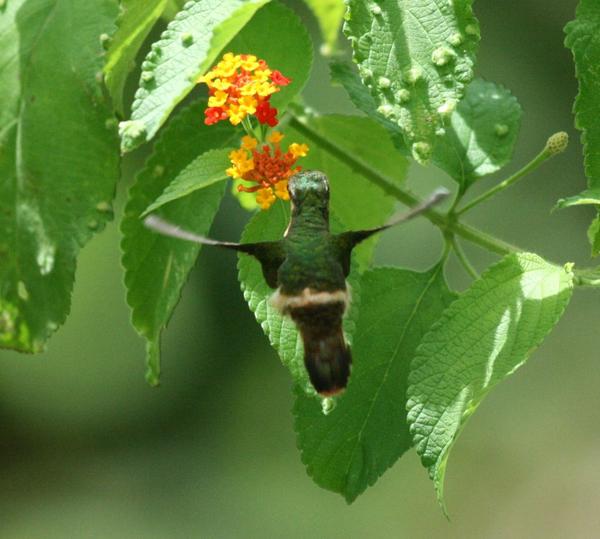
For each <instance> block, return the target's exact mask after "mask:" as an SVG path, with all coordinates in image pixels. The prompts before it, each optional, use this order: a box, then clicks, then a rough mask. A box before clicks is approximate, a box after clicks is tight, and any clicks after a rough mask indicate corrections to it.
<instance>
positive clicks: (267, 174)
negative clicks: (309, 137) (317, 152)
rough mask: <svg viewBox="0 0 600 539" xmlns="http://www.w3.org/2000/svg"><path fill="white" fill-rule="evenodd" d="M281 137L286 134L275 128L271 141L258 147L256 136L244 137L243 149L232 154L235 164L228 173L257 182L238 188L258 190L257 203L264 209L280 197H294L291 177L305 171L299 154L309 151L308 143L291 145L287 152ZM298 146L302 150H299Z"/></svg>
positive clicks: (255, 191)
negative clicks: (299, 162) (291, 195)
mask: <svg viewBox="0 0 600 539" xmlns="http://www.w3.org/2000/svg"><path fill="white" fill-rule="evenodd" d="M281 139H283V135H282V134H281V133H279V132H277V131H275V132H273V133H272V134H271V135H270V137H269V142H270V144H264V145H263V146H262V147H260V148H258V147H257V146H258V144H257V141H256V139H254V138H252V137H244V138H243V139H242V145H241V148H240V149H239V150H233V151H232V152H231V153H230V154H229V160H230V161H231V164H232V167H231V168H228V169H227V175H228V176H231V177H232V178H234V179H238V178H239V179H242V180H244V181H247V182H251V183H253V184H254V185H251V186H245V185H239V186H238V191H244V192H246V193H256V202H258V204H259V206H260V207H261V208H262V209H263V210H266V209H268V208H270V207H271V205H272V204H273V203H274V202H275V200H277V199H278V198H280V199H282V200H289V199H290V195H289V193H288V190H287V184H288V179H289V178H290V176H292V175H293V174H295V173H296V172H299V171H300V170H301V167H299V166H295V165H296V160H297V159H298V157H299V156H300V155H301V156H302V157H304V156H305V155H306V154H307V153H308V146H307V145H306V144H296V143H293V144H290V145H289V147H288V148H287V150H286V151H285V152H284V151H283V150H282V149H281V146H280V142H281ZM292 148H295V149H296V151H293V150H292ZM298 148H300V149H301V150H302V151H301V152H298V151H297V150H298Z"/></svg>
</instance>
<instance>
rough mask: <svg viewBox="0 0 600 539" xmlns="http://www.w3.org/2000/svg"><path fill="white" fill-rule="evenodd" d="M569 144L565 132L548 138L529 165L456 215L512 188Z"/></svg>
mask: <svg viewBox="0 0 600 539" xmlns="http://www.w3.org/2000/svg"><path fill="white" fill-rule="evenodd" d="M568 143H569V137H568V136H567V134H566V133H564V132H559V133H555V134H554V135H552V136H550V137H549V138H548V141H547V142H546V146H545V147H544V149H543V150H542V151H541V152H540V153H539V154H537V155H536V156H535V157H534V158H533V159H532V160H531V161H530V162H529V163H527V164H526V165H525V166H524V167H523V168H521V169H520V170H518V171H517V172H515V173H514V174H513V175H512V176H510V177H509V178H506V180H504V181H501V182H500V183H499V184H498V185H495V186H494V187H492V188H491V189H489V190H488V191H486V192H485V193H483V194H481V195H479V196H478V197H476V198H474V199H473V200H471V202H469V203H468V204H466V205H465V206H463V207H462V208H461V209H460V210H458V211H456V215H457V216H458V215H462V214H463V213H465V212H467V211H469V210H470V209H471V208H474V207H475V206H477V205H479V204H481V203H482V202H484V201H485V200H487V199H488V198H491V197H493V196H494V195H495V194H496V193H499V192H500V191H504V189H506V188H507V187H510V186H511V185H513V184H514V183H516V182H518V181H519V180H520V179H521V178H523V177H524V176H527V174H529V173H530V172H533V171H534V170H535V169H537V168H539V167H540V166H541V165H542V164H543V163H544V162H546V161H547V160H548V159H550V158H551V157H554V156H555V155H558V154H559V153H562V152H563V151H564V150H565V149H566V147H567V144H568Z"/></svg>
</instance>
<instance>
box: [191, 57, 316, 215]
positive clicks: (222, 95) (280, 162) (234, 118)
mask: <svg viewBox="0 0 600 539" xmlns="http://www.w3.org/2000/svg"><path fill="white" fill-rule="evenodd" d="M199 82H203V83H205V84H206V85H207V86H208V88H209V92H208V93H209V98H208V107H207V108H206V110H205V111H204V115H205V119H204V123H205V124H207V125H212V124H215V123H217V122H220V121H222V120H229V122H231V123H232V124H233V125H238V124H241V125H242V127H243V128H244V130H245V131H246V133H247V134H246V136H244V137H243V138H242V142H241V146H240V148H239V149H237V150H233V151H232V152H231V153H230V154H229V160H230V161H231V167H229V168H228V169H227V171H226V172H227V175H228V176H230V177H231V178H233V179H234V180H238V182H237V183H238V186H237V191H238V192H245V193H256V202H257V204H258V205H259V206H260V207H261V208H262V209H263V210H266V209H268V208H270V207H271V206H272V205H273V203H274V202H275V201H276V200H277V199H278V198H279V199H281V200H289V199H290V195H289V193H288V179H289V178H290V177H291V176H292V175H293V174H295V173H296V172H299V171H300V170H301V167H300V166H297V165H296V161H297V160H298V158H299V157H304V156H306V154H307V153H308V146H307V145H306V144H298V143H296V142H294V143H292V144H289V145H288V146H287V148H286V150H285V151H284V150H283V149H282V148H281V140H282V139H283V138H284V136H283V135H282V134H281V133H280V132H279V131H273V132H271V134H270V135H268V136H267V135H266V134H267V132H268V128H267V126H268V127H274V126H276V125H277V124H278V123H279V121H278V118H277V109H276V108H274V107H272V106H271V104H270V99H271V96H272V95H273V94H274V93H276V92H278V91H279V90H280V87H281V86H286V85H288V84H289V83H290V82H291V79H288V78H287V77H285V76H284V75H283V74H282V73H281V72H280V71H277V70H272V69H271V68H270V67H269V66H268V65H267V63H266V62H265V61H264V60H261V59H258V58H257V57H256V56H254V55H252V54H233V53H231V52H228V53H227V54H225V55H224V56H223V58H222V60H221V61H220V62H219V63H218V64H217V65H216V66H215V67H213V68H212V69H211V70H210V71H208V72H207V73H206V74H205V75H204V76H203V77H201V78H200V79H199ZM253 117H256V120H257V121H258V124H259V125H256V127H255V125H254V124H253V120H252V118H253ZM256 131H258V132H259V137H260V140H259V138H257V134H256ZM265 136H266V139H265ZM242 181H244V182H250V185H244V184H242V183H241V182H242Z"/></svg>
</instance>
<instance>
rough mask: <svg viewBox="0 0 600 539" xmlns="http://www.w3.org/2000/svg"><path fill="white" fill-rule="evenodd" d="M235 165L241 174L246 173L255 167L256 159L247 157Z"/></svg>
mask: <svg viewBox="0 0 600 539" xmlns="http://www.w3.org/2000/svg"><path fill="white" fill-rule="evenodd" d="M235 165H236V167H237V169H238V170H239V172H240V174H245V173H246V172H250V171H251V170H252V169H253V168H254V161H253V160H252V159H246V160H244V161H238V162H237V163H236V164H235Z"/></svg>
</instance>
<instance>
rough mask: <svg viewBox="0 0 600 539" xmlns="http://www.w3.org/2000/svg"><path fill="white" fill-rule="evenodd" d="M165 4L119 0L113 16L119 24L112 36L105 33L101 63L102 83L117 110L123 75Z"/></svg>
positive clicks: (153, 0)
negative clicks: (107, 42) (105, 46)
mask: <svg viewBox="0 0 600 539" xmlns="http://www.w3.org/2000/svg"><path fill="white" fill-rule="evenodd" d="M166 5H167V0H123V2H121V14H120V15H119V18H118V19H117V25H118V26H119V28H118V30H117V31H116V33H115V34H114V36H112V38H109V36H108V34H107V35H106V39H110V46H109V48H108V52H107V55H106V64H105V65H104V73H105V76H106V87H107V88H108V91H109V92H110V95H111V97H112V99H113V102H114V104H115V107H116V108H117V110H118V111H119V112H120V113H121V114H123V111H124V106H123V89H124V87H125V82H126V80H127V75H129V73H130V72H131V71H132V70H133V68H134V67H135V57H136V55H137V53H138V51H139V49H140V47H141V46H142V44H143V43H144V40H145V39H146V37H147V36H148V34H149V33H150V30H152V27H153V26H154V23H156V21H157V20H158V19H159V17H160V16H161V14H162V13H163V11H164V9H165V6H166Z"/></svg>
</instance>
